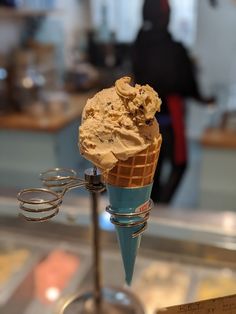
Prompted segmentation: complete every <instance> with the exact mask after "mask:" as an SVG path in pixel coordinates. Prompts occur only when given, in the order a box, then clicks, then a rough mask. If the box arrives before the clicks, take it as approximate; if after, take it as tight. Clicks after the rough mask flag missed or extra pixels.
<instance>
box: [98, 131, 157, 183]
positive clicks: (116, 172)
mask: <svg viewBox="0 0 236 314" xmlns="http://www.w3.org/2000/svg"><path fill="white" fill-rule="evenodd" d="M161 141H162V137H161V135H160V136H159V138H158V140H157V141H156V142H155V143H154V144H152V145H150V146H148V147H147V148H146V149H145V150H143V151H141V152H140V153H138V154H136V155H134V156H133V157H130V158H128V159H127V160H125V161H122V160H119V161H118V163H117V164H116V166H115V167H114V168H113V169H111V170H110V171H109V172H105V173H104V174H103V176H104V181H105V182H106V183H108V184H111V185H114V186H120V187H141V186H145V185H148V184H150V183H152V181H153V177H154V174H155V170H156V166H157V161H158V157H159V153H160V147H161Z"/></svg>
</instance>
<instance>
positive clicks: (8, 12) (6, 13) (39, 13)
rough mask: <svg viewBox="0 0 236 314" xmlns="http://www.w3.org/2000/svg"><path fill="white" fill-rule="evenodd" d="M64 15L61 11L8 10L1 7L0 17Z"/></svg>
mask: <svg viewBox="0 0 236 314" xmlns="http://www.w3.org/2000/svg"><path fill="white" fill-rule="evenodd" d="M60 13H62V11H61V10H57V9H54V10H32V9H15V8H7V7H0V17H7V18H12V17H18V18H24V17H40V16H46V15H51V14H60Z"/></svg>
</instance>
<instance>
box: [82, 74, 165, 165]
mask: <svg viewBox="0 0 236 314" xmlns="http://www.w3.org/2000/svg"><path fill="white" fill-rule="evenodd" d="M129 82H130V78H128V77H124V78H121V79H119V80H117V81H116V83H115V86H114V87H111V88H107V89H104V90H102V91H100V92H98V93H97V94H96V95H95V96H94V97H93V98H91V99H89V100H88V101H87V104H86V106H85V108H84V111H83V114H82V125H81V127H80V129H79V134H80V136H79V143H80V152H81V154H82V155H83V156H84V157H85V158H87V159H89V160H90V161H92V162H93V163H94V164H95V165H96V166H97V167H98V168H100V169H101V170H102V171H104V170H105V171H109V170H111V169H112V168H113V167H114V166H115V165H116V163H117V162H118V161H119V160H127V159H128V158H129V157H132V156H134V155H135V154H137V153H139V152H140V151H142V150H144V149H146V148H147V147H148V146H149V145H150V144H152V143H153V141H155V140H157V139H158V137H159V127H158V124H157V122H156V119H155V113H156V111H159V110H160V105H161V100H160V98H159V97H158V94H157V93H156V92H155V91H154V90H153V89H152V88H151V87H150V86H149V85H145V86H141V85H138V84H136V85H135V86H134V87H132V86H131V85H130V84H129Z"/></svg>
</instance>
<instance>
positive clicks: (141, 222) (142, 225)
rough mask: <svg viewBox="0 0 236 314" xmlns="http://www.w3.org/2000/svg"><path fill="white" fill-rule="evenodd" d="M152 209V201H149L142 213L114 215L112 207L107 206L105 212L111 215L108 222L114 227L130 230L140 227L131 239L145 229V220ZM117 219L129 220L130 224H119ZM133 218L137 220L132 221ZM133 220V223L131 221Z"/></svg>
mask: <svg viewBox="0 0 236 314" xmlns="http://www.w3.org/2000/svg"><path fill="white" fill-rule="evenodd" d="M152 207H153V201H152V200H151V199H150V200H149V201H148V205H147V208H146V209H145V210H143V211H142V213H141V214H140V213H128V214H127V213H116V212H115V211H114V210H113V209H112V207H111V206H110V205H109V206H107V207H106V211H107V212H108V213H109V214H110V215H111V218H110V221H111V223H113V224H114V225H116V226H119V227H124V228H131V227H137V226H140V229H139V230H138V231H136V232H134V233H133V234H132V237H133V238H136V237H138V236H139V235H141V234H142V233H143V232H144V231H145V230H146V229H147V220H148V218H149V215H150V211H151V210H152ZM117 218H129V219H131V222H128V223H127V222H124V223H122V222H119V221H118V220H117ZM135 218H139V219H138V220H136V221H135V220H134V219H135ZM132 220H133V221H132Z"/></svg>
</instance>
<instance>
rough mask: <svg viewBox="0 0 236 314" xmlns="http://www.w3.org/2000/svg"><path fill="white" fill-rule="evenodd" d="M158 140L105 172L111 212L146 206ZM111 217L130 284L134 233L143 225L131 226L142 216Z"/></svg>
mask: <svg viewBox="0 0 236 314" xmlns="http://www.w3.org/2000/svg"><path fill="white" fill-rule="evenodd" d="M161 141H162V138H161V136H160V137H159V139H158V141H157V142H156V143H155V144H152V145H150V146H149V147H148V148H147V149H145V150H144V151H142V152H140V153H138V154H136V155H135V156H134V157H131V158H129V159H128V160H126V161H119V162H118V164H117V165H116V167H114V168H113V169H112V170H111V171H110V172H109V173H107V174H105V176H104V177H105V180H106V182H107V183H108V185H107V190H108V195H109V202H110V208H111V211H112V213H114V214H123V213H126V214H130V213H139V212H140V213H142V211H143V210H146V209H147V208H148V206H149V199H150V195H151V190H152V181H153V176H154V173H155V170H156V165H157V161H158V157H159V152H160V146H161ZM114 220H115V221H114V223H115V225H116V233H117V237H118V241H119V246H120V249H121V255H122V259H123V264H124V269H125V280H126V283H127V284H128V285H130V284H131V281H132V277H133V272H134V265H135V259H136V255H137V252H138V248H139V245H140V241H141V235H138V236H136V237H134V236H133V235H134V234H135V233H136V232H137V231H138V230H140V229H141V228H142V227H143V225H144V224H141V225H140V224H139V225H138V226H132V223H133V222H142V221H143V217H142V215H141V216H140V217H132V218H126V217H122V216H115V215H114ZM116 223H118V224H116ZM119 224H122V225H126V226H128V225H129V226H130V224H131V226H130V227H125V226H119Z"/></svg>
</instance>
